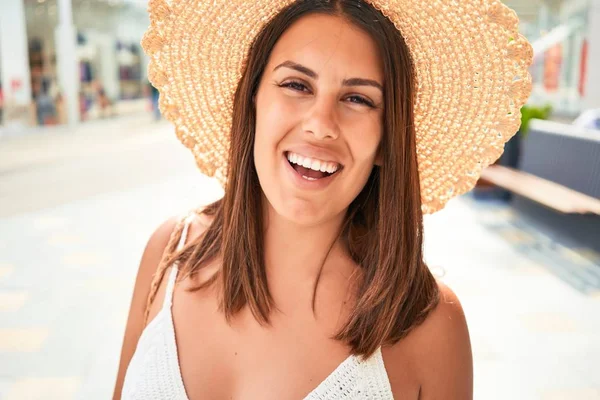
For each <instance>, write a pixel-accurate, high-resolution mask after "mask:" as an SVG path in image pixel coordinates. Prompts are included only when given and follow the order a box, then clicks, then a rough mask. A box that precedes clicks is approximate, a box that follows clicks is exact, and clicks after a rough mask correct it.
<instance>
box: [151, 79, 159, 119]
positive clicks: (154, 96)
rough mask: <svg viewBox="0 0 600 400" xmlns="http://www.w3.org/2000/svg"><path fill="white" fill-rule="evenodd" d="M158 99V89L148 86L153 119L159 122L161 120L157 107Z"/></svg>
mask: <svg viewBox="0 0 600 400" xmlns="http://www.w3.org/2000/svg"><path fill="white" fill-rule="evenodd" d="M159 97H160V92H159V91H158V89H157V88H155V87H154V85H152V84H150V99H151V102H152V112H153V113H154V119H155V120H156V121H160V119H161V115H160V108H159V106H158V100H159Z"/></svg>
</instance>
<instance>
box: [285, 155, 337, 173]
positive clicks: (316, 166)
mask: <svg viewBox="0 0 600 400" xmlns="http://www.w3.org/2000/svg"><path fill="white" fill-rule="evenodd" d="M287 158H288V160H289V161H290V162H291V163H294V164H297V165H301V166H303V167H304V168H310V169H312V170H315V171H321V172H328V173H330V174H332V173H334V172H336V171H337V170H338V169H339V164H338V163H335V162H328V161H322V160H317V159H313V158H309V157H304V156H301V155H299V154H296V153H292V152H288V155H287Z"/></svg>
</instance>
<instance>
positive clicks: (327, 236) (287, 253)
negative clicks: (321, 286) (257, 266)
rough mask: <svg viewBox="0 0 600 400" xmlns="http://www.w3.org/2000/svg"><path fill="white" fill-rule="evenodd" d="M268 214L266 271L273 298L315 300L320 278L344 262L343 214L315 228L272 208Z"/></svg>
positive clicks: (266, 224) (265, 242)
mask: <svg viewBox="0 0 600 400" xmlns="http://www.w3.org/2000/svg"><path fill="white" fill-rule="evenodd" d="M265 214H266V218H264V221H265V224H264V228H265V232H264V246H265V247H264V249H265V268H266V272H267V277H268V281H269V289H270V291H271V294H272V295H273V297H274V299H275V301H276V303H279V302H280V301H279V299H278V298H281V297H283V298H285V299H295V300H300V301H302V302H303V299H306V298H307V297H308V298H310V299H312V296H313V295H314V288H315V285H316V284H317V282H318V281H319V279H320V278H321V276H322V275H323V274H328V273H329V272H330V270H331V269H332V268H335V267H336V265H339V264H340V263H339V260H342V259H344V258H345V257H344V251H343V247H342V246H341V242H340V240H339V236H340V235H339V231H340V228H341V225H342V223H343V219H344V214H343V213H342V214H340V215H339V216H337V217H335V218H332V219H330V220H328V221H325V222H324V223H322V224H319V225H316V226H299V225H298V224H295V223H293V222H292V221H289V220H287V219H285V218H283V217H282V216H280V215H278V214H277V213H276V212H275V210H274V209H273V208H272V207H270V206H268V210H265ZM336 260H338V262H336Z"/></svg>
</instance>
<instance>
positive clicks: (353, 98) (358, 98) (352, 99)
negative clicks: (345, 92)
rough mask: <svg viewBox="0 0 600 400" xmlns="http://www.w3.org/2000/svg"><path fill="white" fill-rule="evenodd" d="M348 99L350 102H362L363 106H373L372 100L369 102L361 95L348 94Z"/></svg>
mask: <svg viewBox="0 0 600 400" xmlns="http://www.w3.org/2000/svg"><path fill="white" fill-rule="evenodd" d="M348 99H349V100H350V102H351V103H356V104H364V105H365V106H368V107H371V108H373V107H375V105H374V104H373V102H371V101H370V100H367V99H366V98H364V97H362V96H350V97H348Z"/></svg>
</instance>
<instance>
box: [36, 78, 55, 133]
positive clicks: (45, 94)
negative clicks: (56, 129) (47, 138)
mask: <svg viewBox="0 0 600 400" xmlns="http://www.w3.org/2000/svg"><path fill="white" fill-rule="evenodd" d="M35 109H36V118H37V123H38V125H40V126H43V125H55V124H56V123H57V122H58V121H57V113H56V105H55V104H54V99H53V98H52V96H50V83H49V81H48V80H46V79H42V82H41V86H40V91H39V93H38V95H37V96H36V98H35Z"/></svg>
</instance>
